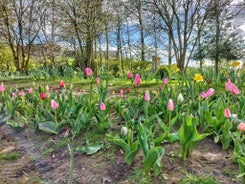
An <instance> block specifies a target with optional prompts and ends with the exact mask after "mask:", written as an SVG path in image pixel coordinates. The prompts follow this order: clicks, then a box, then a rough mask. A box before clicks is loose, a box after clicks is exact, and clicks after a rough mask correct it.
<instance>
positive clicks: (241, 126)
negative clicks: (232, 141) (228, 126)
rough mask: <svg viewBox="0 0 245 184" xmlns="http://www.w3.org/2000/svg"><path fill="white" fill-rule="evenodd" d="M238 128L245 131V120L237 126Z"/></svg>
mask: <svg viewBox="0 0 245 184" xmlns="http://www.w3.org/2000/svg"><path fill="white" fill-rule="evenodd" d="M237 130H240V131H245V122H242V123H240V124H239V125H238V126H237Z"/></svg>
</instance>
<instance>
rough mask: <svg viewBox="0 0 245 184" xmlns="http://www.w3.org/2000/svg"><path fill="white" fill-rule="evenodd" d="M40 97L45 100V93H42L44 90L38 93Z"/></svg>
mask: <svg viewBox="0 0 245 184" xmlns="http://www.w3.org/2000/svg"><path fill="white" fill-rule="evenodd" d="M40 98H41V99H42V100H45V99H46V98H47V95H46V93H44V92H42V93H40Z"/></svg>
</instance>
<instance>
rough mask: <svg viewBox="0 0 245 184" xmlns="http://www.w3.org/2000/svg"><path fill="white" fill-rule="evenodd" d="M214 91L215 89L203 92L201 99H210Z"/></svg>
mask: <svg viewBox="0 0 245 184" xmlns="http://www.w3.org/2000/svg"><path fill="white" fill-rule="evenodd" d="M214 91H215V90H214V89H213V88H209V89H208V90H207V92H202V93H201V94H200V96H201V98H202V99H204V98H208V97H210V96H212V95H213V94H214Z"/></svg>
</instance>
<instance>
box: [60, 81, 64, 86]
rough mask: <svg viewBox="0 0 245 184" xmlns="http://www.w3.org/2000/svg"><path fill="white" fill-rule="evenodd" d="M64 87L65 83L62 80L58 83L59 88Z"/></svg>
mask: <svg viewBox="0 0 245 184" xmlns="http://www.w3.org/2000/svg"><path fill="white" fill-rule="evenodd" d="M63 87H65V82H64V81H63V80H61V81H60V88H63Z"/></svg>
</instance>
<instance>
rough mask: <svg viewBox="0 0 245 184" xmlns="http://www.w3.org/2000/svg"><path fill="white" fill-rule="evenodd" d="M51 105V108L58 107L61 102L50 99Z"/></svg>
mask: <svg viewBox="0 0 245 184" xmlns="http://www.w3.org/2000/svg"><path fill="white" fill-rule="evenodd" d="M50 107H51V109H58V107H59V104H58V103H57V102H56V101H54V100H51V101H50Z"/></svg>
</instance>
